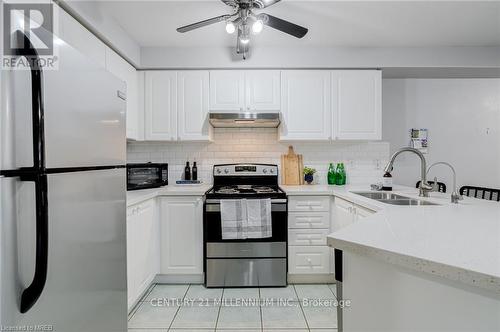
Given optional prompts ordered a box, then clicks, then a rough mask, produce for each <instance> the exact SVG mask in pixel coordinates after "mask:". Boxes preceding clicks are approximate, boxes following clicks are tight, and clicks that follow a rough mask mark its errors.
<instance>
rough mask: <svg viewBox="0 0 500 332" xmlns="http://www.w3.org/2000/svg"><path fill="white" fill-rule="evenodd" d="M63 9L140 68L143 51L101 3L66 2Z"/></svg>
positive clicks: (61, 3)
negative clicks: (104, 10)
mask: <svg viewBox="0 0 500 332" xmlns="http://www.w3.org/2000/svg"><path fill="white" fill-rule="evenodd" d="M60 5H61V7H63V8H64V9H65V10H67V11H68V12H70V13H71V14H72V15H74V16H75V17H77V18H78V19H79V20H80V21H82V22H85V23H86V25H87V28H90V30H91V31H92V32H93V33H94V34H96V35H98V36H99V37H100V38H101V39H102V40H104V41H105V42H106V43H108V44H109V45H110V46H112V47H113V48H114V49H115V50H116V51H118V52H119V53H120V55H121V56H122V57H124V58H125V59H127V60H128V61H130V62H131V63H132V64H133V65H135V66H136V67H139V66H140V62H141V49H140V47H139V44H138V43H137V42H136V41H135V40H133V39H132V38H131V37H130V36H129V35H128V34H127V32H126V31H125V30H124V29H123V28H122V27H121V26H120V25H119V24H118V23H117V22H116V21H115V20H114V19H113V18H112V17H110V16H109V15H107V14H106V13H104V12H103V11H102V9H101V4H100V3H99V1H80V0H66V1H64V2H60Z"/></svg>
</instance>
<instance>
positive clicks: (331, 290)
mask: <svg viewBox="0 0 500 332" xmlns="http://www.w3.org/2000/svg"><path fill="white" fill-rule="evenodd" d="M330 285H336V284H326V286H327V287H328V289H330V292H332V294H333V296H334V297H335V300H337V301H338V298H337V294H335V292H334V291H333V289H332V288H331V287H330Z"/></svg>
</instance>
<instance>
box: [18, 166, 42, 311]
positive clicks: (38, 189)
mask: <svg viewBox="0 0 500 332" xmlns="http://www.w3.org/2000/svg"><path fill="white" fill-rule="evenodd" d="M20 180H21V181H33V182H35V205H36V240H35V241H36V254H35V257H36V260H35V274H34V276H33V280H32V282H31V284H30V285H29V286H28V287H27V288H26V289H25V290H24V291H23V292H22V295H21V306H20V311H21V313H23V314H24V313H26V312H28V311H29V310H30V309H31V308H32V307H33V305H34V304H35V303H36V301H37V300H38V298H39V297H40V295H41V294H42V292H43V289H44V287H45V282H46V281H47V270H48V256H49V213H48V199H47V175H45V174H43V175H40V174H32V175H21V177H20Z"/></svg>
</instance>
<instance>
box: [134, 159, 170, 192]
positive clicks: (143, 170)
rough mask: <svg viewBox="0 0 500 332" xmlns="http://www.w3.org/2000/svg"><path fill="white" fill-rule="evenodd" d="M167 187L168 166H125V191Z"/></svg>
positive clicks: (146, 164) (156, 164) (160, 164)
mask: <svg viewBox="0 0 500 332" xmlns="http://www.w3.org/2000/svg"><path fill="white" fill-rule="evenodd" d="M166 185H168V164H166V163H145V164H127V190H138V189H147V188H158V187H161V186H166Z"/></svg>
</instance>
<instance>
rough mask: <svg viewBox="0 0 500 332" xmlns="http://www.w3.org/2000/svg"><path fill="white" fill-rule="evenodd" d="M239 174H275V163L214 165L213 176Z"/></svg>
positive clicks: (276, 173) (276, 168) (276, 172)
mask: <svg viewBox="0 0 500 332" xmlns="http://www.w3.org/2000/svg"><path fill="white" fill-rule="evenodd" d="M240 175H252V176H256V175H257V176H258V175H262V176H264V175H266V176H277V175H278V166H277V165H264V164H231V165H215V166H214V176H240Z"/></svg>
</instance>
